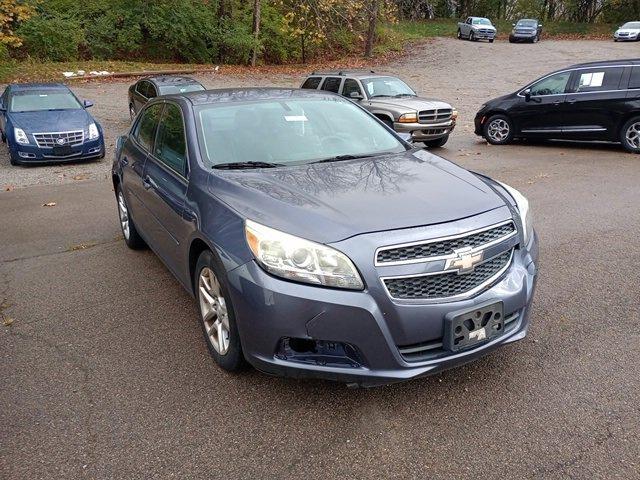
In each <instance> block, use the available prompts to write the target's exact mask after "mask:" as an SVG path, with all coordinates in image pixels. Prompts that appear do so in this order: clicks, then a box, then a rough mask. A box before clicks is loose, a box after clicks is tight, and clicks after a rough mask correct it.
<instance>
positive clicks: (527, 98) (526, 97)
mask: <svg viewBox="0 0 640 480" xmlns="http://www.w3.org/2000/svg"><path fill="white" fill-rule="evenodd" d="M522 93H524V101H525V102H530V101H531V89H530V88H527V89H526V90H525V91H524V92H522Z"/></svg>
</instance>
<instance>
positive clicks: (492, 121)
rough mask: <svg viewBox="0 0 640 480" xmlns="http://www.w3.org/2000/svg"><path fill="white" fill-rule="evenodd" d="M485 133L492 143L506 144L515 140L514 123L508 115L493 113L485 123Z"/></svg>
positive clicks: (488, 140) (485, 136)
mask: <svg viewBox="0 0 640 480" xmlns="http://www.w3.org/2000/svg"><path fill="white" fill-rule="evenodd" d="M483 133H484V138H485V139H486V140H487V142H489V143H490V144H491V145H505V144H507V143H509V142H511V140H513V134H514V131H513V123H512V122H511V120H510V119H509V117H507V116H506V115H493V116H491V117H489V119H488V120H487V123H485V124H484V130H483Z"/></svg>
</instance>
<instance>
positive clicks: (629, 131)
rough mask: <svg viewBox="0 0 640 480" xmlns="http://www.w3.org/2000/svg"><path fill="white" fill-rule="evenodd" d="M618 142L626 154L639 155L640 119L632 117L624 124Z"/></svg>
mask: <svg viewBox="0 0 640 480" xmlns="http://www.w3.org/2000/svg"><path fill="white" fill-rule="evenodd" d="M620 142H622V146H623V147H624V149H625V150H626V151H627V152H631V153H640V117H633V118H631V119H630V120H629V121H628V122H627V123H625V124H624V126H623V127H622V131H621V132H620Z"/></svg>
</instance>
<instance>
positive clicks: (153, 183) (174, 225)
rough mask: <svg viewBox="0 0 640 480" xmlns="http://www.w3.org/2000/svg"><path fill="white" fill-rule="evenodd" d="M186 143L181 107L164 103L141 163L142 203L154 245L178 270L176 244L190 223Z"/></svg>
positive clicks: (184, 236)
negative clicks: (149, 218) (149, 149)
mask: <svg viewBox="0 0 640 480" xmlns="http://www.w3.org/2000/svg"><path fill="white" fill-rule="evenodd" d="M187 178H188V162H187V144H186V136H185V127H184V120H183V116H182V111H181V109H180V107H179V106H178V105H177V104H175V103H173V102H167V103H165V108H164V111H163V113H162V117H161V118H160V122H159V123H158V129H157V132H156V139H155V144H154V148H153V151H152V153H151V154H150V155H149V156H148V157H147V161H146V163H145V166H144V175H143V179H142V183H143V186H144V189H145V196H144V203H145V205H146V206H147V208H148V210H149V212H150V213H151V216H152V219H153V221H154V222H155V225H154V238H153V248H154V250H155V251H156V252H157V253H158V254H159V255H160V256H161V257H162V258H163V260H164V261H165V263H166V264H167V265H168V266H169V268H171V269H172V270H173V271H174V272H180V260H179V258H178V251H179V250H178V248H179V246H180V245H181V244H182V243H184V242H185V241H186V240H187V236H188V235H189V232H190V231H191V226H192V225H191V223H190V221H188V219H185V218H184V217H183V209H184V202H185V197H186V193H187V186H188V180H187Z"/></svg>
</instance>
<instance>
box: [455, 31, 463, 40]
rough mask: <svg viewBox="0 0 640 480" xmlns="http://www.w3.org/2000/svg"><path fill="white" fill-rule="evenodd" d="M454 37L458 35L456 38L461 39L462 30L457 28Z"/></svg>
mask: <svg viewBox="0 0 640 480" xmlns="http://www.w3.org/2000/svg"><path fill="white" fill-rule="evenodd" d="M456 37H458V40H462V32H461V31H460V29H458V33H457V34H456Z"/></svg>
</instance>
